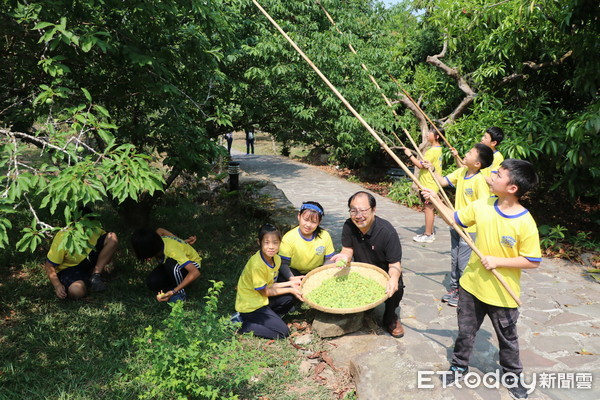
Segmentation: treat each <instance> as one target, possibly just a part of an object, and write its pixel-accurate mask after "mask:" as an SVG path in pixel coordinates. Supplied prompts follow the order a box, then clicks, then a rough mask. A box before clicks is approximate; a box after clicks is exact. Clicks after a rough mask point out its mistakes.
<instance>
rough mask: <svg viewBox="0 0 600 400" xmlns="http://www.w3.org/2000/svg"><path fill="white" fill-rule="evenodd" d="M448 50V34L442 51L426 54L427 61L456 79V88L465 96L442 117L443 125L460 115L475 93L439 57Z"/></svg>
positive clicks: (455, 70)
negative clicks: (430, 54)
mask: <svg viewBox="0 0 600 400" xmlns="http://www.w3.org/2000/svg"><path fill="white" fill-rule="evenodd" d="M447 50H448V36H446V38H445V39H444V44H443V46H442V51H441V52H440V53H439V54H436V55H434V56H427V60H426V61H427V63H429V64H431V65H433V66H434V67H437V68H439V69H441V70H442V71H444V73H445V74H446V75H448V76H449V77H451V78H453V79H454V80H456V82H457V84H458V88H459V89H460V90H462V91H463V93H465V97H464V98H463V100H462V101H461V102H460V104H459V105H458V106H457V107H456V108H455V109H454V111H452V112H451V113H450V115H448V116H447V117H446V118H444V119H443V120H444V125H445V124H447V123H451V122H454V121H455V120H456V119H457V118H458V117H460V116H461V115H462V114H463V113H464V112H465V110H466V109H467V107H469V105H470V104H471V103H472V102H473V99H474V98H475V96H477V93H475V91H474V90H473V88H471V85H469V83H468V82H467V80H466V79H465V78H464V77H463V76H462V75H461V74H460V73H459V72H458V70H457V69H456V68H451V67H449V66H447V65H446V64H445V63H444V62H443V61H441V60H440V58H443V57H444V56H445V55H446V51H447Z"/></svg>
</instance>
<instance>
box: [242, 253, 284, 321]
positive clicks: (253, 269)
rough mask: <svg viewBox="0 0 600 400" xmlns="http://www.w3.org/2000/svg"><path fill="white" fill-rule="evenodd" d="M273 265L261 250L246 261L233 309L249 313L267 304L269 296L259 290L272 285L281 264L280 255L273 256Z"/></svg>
mask: <svg viewBox="0 0 600 400" xmlns="http://www.w3.org/2000/svg"><path fill="white" fill-rule="evenodd" d="M273 263H274V264H273V265H271V264H269V263H268V262H267V260H265V259H264V257H263V255H262V253H261V251H260V250H259V251H258V252H256V253H255V254H254V255H253V256H252V257H250V260H248V262H247V263H246V266H245V267H244V270H243V271H242V274H241V275H240V279H239V280H238V285H237V295H236V298H235V310H236V311H237V312H240V313H249V312H252V311H255V310H258V309H259V308H261V307H264V306H267V305H269V298H268V297H267V296H264V295H263V294H262V293H261V292H260V290H262V289H265V288H267V287H268V286H271V285H273V283H274V282H275V278H276V277H277V274H278V273H279V267H280V266H281V257H279V255H277V254H276V255H275V256H274V257H273Z"/></svg>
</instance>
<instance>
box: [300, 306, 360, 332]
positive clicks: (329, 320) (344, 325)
mask: <svg viewBox="0 0 600 400" xmlns="http://www.w3.org/2000/svg"><path fill="white" fill-rule="evenodd" d="M363 321H364V313H362V312H360V313H354V314H329V313H324V312H321V311H316V313H315V319H314V320H313V323H312V329H313V331H314V332H316V333H317V334H318V335H319V336H320V337H323V338H330V337H337V336H342V335H346V334H348V333H352V332H356V331H357V330H359V329H360V328H362V326H363Z"/></svg>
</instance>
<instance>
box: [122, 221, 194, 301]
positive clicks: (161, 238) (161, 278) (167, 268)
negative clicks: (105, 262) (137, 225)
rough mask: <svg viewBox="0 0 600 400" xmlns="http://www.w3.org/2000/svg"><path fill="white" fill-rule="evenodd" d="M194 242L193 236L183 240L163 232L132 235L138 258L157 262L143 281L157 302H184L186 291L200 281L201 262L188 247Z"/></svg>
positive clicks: (147, 231) (163, 230)
mask: <svg viewBox="0 0 600 400" xmlns="http://www.w3.org/2000/svg"><path fill="white" fill-rule="evenodd" d="M195 242H196V236H190V237H189V238H187V239H185V240H183V239H180V238H178V237H177V236H175V235H174V234H172V233H171V232H169V231H168V230H166V229H163V228H158V229H157V230H156V231H153V230H151V229H148V228H141V229H138V230H136V231H135V232H134V233H133V236H132V237H131V244H132V247H133V250H134V251H135V255H136V256H137V258H138V259H140V260H141V261H151V260H152V259H154V260H155V261H157V262H158V265H157V266H156V268H154V270H152V272H150V274H149V275H148V277H147V278H146V284H147V286H148V288H149V289H150V290H151V291H152V292H153V293H154V294H156V299H157V300H158V301H168V302H175V301H178V300H187V293H186V291H185V288H186V287H187V286H188V285H189V284H190V283H192V282H193V281H195V280H196V279H198V278H199V277H200V264H201V262H202V258H201V257H200V255H199V254H198V252H197V251H196V250H195V249H194V248H193V247H192V246H191V245H192V244H194V243H195Z"/></svg>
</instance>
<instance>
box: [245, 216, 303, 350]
mask: <svg viewBox="0 0 600 400" xmlns="http://www.w3.org/2000/svg"><path fill="white" fill-rule="evenodd" d="M258 243H259V244H260V250H259V251H258V252H256V253H255V254H254V255H253V256H252V257H250V260H248V262H247V263H246V266H245V267H244V270H243V271H242V275H241V276H240V279H239V280H238V286H237V295H236V299H235V309H236V311H237V312H238V313H239V318H240V319H241V321H242V327H241V328H240V330H239V332H240V333H245V332H253V333H254V335H255V336H259V337H264V338H267V339H279V338H285V337H287V336H288V335H289V334H290V331H289V329H288V327H287V325H286V323H285V322H283V320H282V319H281V317H282V316H283V315H285V314H286V313H288V312H289V310H290V309H291V308H292V307H293V306H294V296H295V297H297V298H298V299H299V300H301V301H302V300H303V299H302V294H301V293H300V283H301V282H302V277H292V278H291V279H290V281H288V282H276V277H277V275H278V273H279V267H280V266H281V257H279V255H278V254H277V252H278V251H279V245H280V243H281V232H280V231H279V229H277V228H276V227H275V226H273V225H271V224H265V225H263V226H262V227H261V228H260V230H259V231H258Z"/></svg>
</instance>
